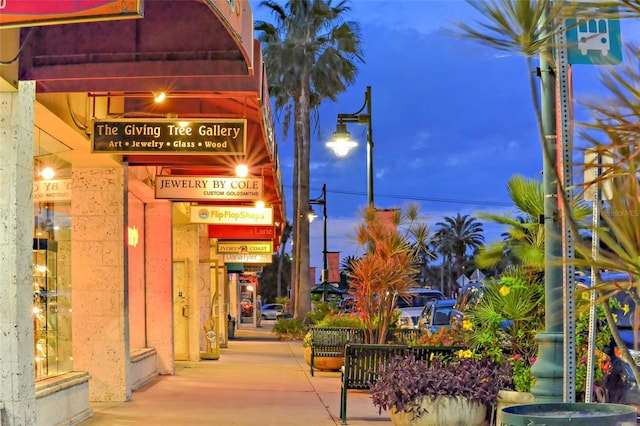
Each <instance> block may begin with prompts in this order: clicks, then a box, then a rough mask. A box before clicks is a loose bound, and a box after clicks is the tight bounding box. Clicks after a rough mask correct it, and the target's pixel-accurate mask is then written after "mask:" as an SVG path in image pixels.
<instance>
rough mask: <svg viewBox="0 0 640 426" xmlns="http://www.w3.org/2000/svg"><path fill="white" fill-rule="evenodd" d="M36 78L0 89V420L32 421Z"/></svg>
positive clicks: (19, 425) (13, 425) (17, 425)
mask: <svg viewBox="0 0 640 426" xmlns="http://www.w3.org/2000/svg"><path fill="white" fill-rule="evenodd" d="M34 107H35V82H34V81H21V82H19V84H18V91H17V92H0V141H1V142H0V182H1V183H2V185H1V189H0V265H1V267H0V404H3V405H4V410H2V411H0V416H1V417H0V423H2V424H3V425H7V426H23V425H24V426H26V425H35V424H36V408H35V371H34V353H33V351H34V342H33V333H34V331H33V315H32V313H31V312H32V306H33V284H32V282H33V279H32V271H31V264H32V249H33V125H34V124H33V123H34Z"/></svg>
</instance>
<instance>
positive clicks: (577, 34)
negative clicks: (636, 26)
mask: <svg viewBox="0 0 640 426" xmlns="http://www.w3.org/2000/svg"><path fill="white" fill-rule="evenodd" d="M584 6H585V9H584V12H585V13H584V17H578V18H570V19H567V20H566V28H567V42H568V43H569V45H568V46H567V55H568V59H569V63H570V64H590V65H617V64H619V63H620V62H622V37H621V35H620V20H619V19H606V18H599V17H598V12H599V11H600V12H602V11H603V9H601V8H596V7H589V5H588V4H584ZM612 11H613V12H617V8H615V9H608V12H607V13H601V15H603V16H612Z"/></svg>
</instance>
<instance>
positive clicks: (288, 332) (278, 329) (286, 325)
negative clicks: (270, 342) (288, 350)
mask: <svg viewBox="0 0 640 426" xmlns="http://www.w3.org/2000/svg"><path fill="white" fill-rule="evenodd" d="M307 331H308V329H307V327H306V326H305V325H304V323H303V322H302V320H300V319H298V318H278V319H277V320H276V323H275V324H274V325H273V329H272V330H271V332H272V333H274V334H275V335H276V336H278V339H279V340H302V339H303V338H304V335H305V334H307Z"/></svg>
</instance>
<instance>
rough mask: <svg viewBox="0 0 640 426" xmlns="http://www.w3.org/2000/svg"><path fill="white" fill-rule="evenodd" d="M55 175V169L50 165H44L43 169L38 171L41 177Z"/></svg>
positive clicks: (48, 177)
mask: <svg viewBox="0 0 640 426" xmlns="http://www.w3.org/2000/svg"><path fill="white" fill-rule="evenodd" d="M55 175H56V171H55V170H53V168H51V167H45V168H44V169H42V171H41V172H40V176H42V178H43V179H47V180H49V179H53V177H54V176H55Z"/></svg>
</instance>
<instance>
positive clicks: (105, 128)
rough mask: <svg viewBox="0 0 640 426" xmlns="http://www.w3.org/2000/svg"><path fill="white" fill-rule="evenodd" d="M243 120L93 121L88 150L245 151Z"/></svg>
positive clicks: (130, 151) (140, 151) (141, 151)
mask: <svg viewBox="0 0 640 426" xmlns="http://www.w3.org/2000/svg"><path fill="white" fill-rule="evenodd" d="M246 127H247V120H245V119H242V118H240V119H235V118H225V119H215V118H212V119H208V120H190V121H177V120H164V119H163V120H127V119H117V120H94V121H93V133H92V135H91V143H92V145H91V150H92V152H104V153H108V154H209V155H235V154H246V150H247V132H246Z"/></svg>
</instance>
